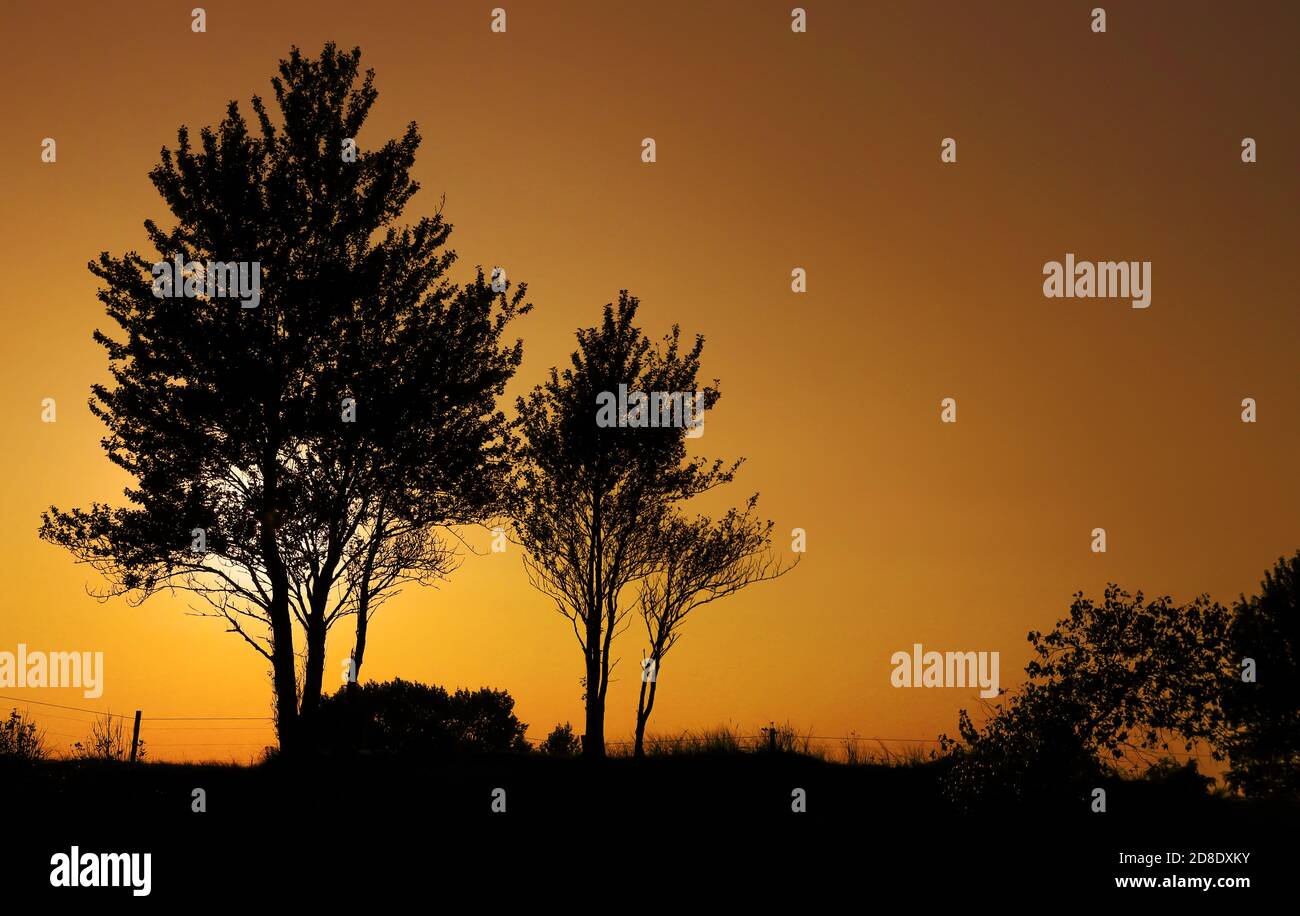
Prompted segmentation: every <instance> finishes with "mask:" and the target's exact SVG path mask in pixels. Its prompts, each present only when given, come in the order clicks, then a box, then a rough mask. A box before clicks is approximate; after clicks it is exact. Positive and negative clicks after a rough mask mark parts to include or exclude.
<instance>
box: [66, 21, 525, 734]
mask: <svg viewBox="0 0 1300 916" xmlns="http://www.w3.org/2000/svg"><path fill="white" fill-rule="evenodd" d="M359 61H360V51H359V50H356V49H354V50H353V51H351V52H350V53H340V52H339V51H338V50H337V49H336V48H335V47H334V46H333V45H332V44H329V45H326V46H325V48H324V50H323V52H322V53H321V55H320V57H319V58H316V59H311V58H305V57H303V56H302V55H301V54H300V53H299V51H298V50H297V49H296V48H295V49H293V51H292V53H291V54H290V56H289V58H288V59H287V60H283V61H281V62H280V68H279V69H280V75H279V77H277V78H275V79H273V80H272V81H271V82H272V86H273V88H274V92H275V106H276V108H277V109H278V114H279V118H278V123H273V122H272V118H271V114H270V113H269V112H268V110H267V107H266V106H265V105H264V104H263V102H262V100H261V99H260V98H257V97H254V98H253V100H252V108H253V111H254V113H255V115H256V122H257V123H256V128H255V130H254V131H252V132H250V130H249V126H248V124H247V123H246V122H245V119H244V117H243V115H242V114H241V113H240V110H239V106H238V104H237V103H235V102H231V103H230V105H229V107H228V109H227V114H226V117H225V119H224V120H223V121H222V122H221V123H220V124H219V125H217V126H216V127H215V128H205V129H203V130H202V131H201V133H200V143H199V147H198V148H194V147H193V146H192V144H191V138H190V133H189V131H188V130H187V129H186V128H184V127H182V128H181V129H180V131H179V134H178V145H177V149H176V150H175V151H172V150H168V149H164V150H163V151H162V160H161V162H160V163H159V164H158V165H157V166H156V167H155V168H154V169H153V171H152V172H151V173H150V178H151V179H152V180H153V183H154V185H155V186H156V187H157V189H158V191H159V193H160V194H161V195H162V197H163V200H164V201H165V203H166V205H167V207H168V208H169V210H170V211H171V214H172V217H173V218H174V221H175V225H174V226H173V227H172V228H170V229H167V230H164V229H162V228H160V227H159V226H158V225H157V224H155V223H154V221H153V220H149V221H147V222H146V223H145V228H146V230H147V231H148V235H149V238H150V241H151V243H152V245H153V247H154V248H155V249H156V250H157V253H158V257H159V260H161V261H171V260H172V259H173V258H174V257H179V258H181V259H182V260H183V261H191V260H194V261H204V260H212V261H220V262H258V263H260V266H261V296H260V303H258V304H257V305H256V307H252V308H245V307H241V303H240V302H239V300H237V299H230V298H222V297H220V296H217V297H212V298H209V297H207V296H204V295H200V296H198V297H196V298H188V299H187V298H157V297H155V295H153V292H152V274H151V266H152V265H151V262H150V260H147V259H146V258H144V257H141V256H140V255H138V254H137V253H135V252H129V253H127V254H126V255H124V256H122V257H111V256H110V255H109V254H108V253H107V252H104V253H103V254H101V255H100V258H99V260H98V262H92V263H91V265H90V269H91V271H92V272H93V273H94V274H95V275H96V276H97V277H99V278H100V280H101V281H102V284H103V285H102V286H101V289H100V293H99V298H100V299H101V301H102V302H103V303H104V305H105V306H106V308H107V311H108V315H109V317H110V318H111V319H113V321H114V322H115V323H116V324H117V325H118V327H119V328H120V333H118V334H116V335H114V334H110V333H105V332H103V331H96V332H95V339H96V340H97V341H98V342H99V343H100V344H101V345H102V346H103V347H104V348H105V350H106V351H107V353H108V358H109V367H110V371H111V373H112V377H113V383H112V384H111V385H97V386H95V388H94V390H93V397H92V399H91V410H92V411H93V412H94V413H95V414H96V415H97V416H98V417H99V418H100V419H101V420H102V421H103V422H104V424H105V425H106V426H107V428H108V432H107V434H106V436H105V437H104V439H103V446H104V449H105V451H106V452H107V453H108V456H109V458H110V460H112V461H113V462H114V463H115V464H117V465H119V466H120V467H122V468H123V469H124V470H126V471H127V472H128V474H130V475H131V477H132V479H133V483H132V484H131V486H130V487H129V488H128V489H127V490H126V497H127V499H128V502H129V505H128V506H126V507H113V506H109V505H103V504H98V503H97V504H94V505H92V506H91V507H90V508H89V509H73V510H71V511H61V510H59V509H57V508H52V509H51V510H50V512H48V513H46V515H45V516H44V521H43V525H42V528H41V536H42V537H44V538H45V539H46V540H48V541H51V542H53V543H56V544H60V545H62V546H64V547H66V548H68V549H69V550H71V551H72V552H73V553H74V554H75V555H76V556H77V557H78V558H79V559H80V560H82V561H84V562H88V563H90V564H92V565H93V566H94V567H95V568H96V569H98V570H99V571H100V572H101V573H103V574H104V576H105V577H106V578H107V579H108V580H109V582H110V591H109V594H126V595H128V597H130V598H131V599H132V600H138V601H142V600H144V599H145V598H147V597H149V596H150V595H152V594H153V593H155V592H157V591H159V590H160V589H173V588H178V589H185V590H188V591H190V592H192V593H193V594H195V595H197V596H199V598H200V599H202V601H203V602H205V605H201V607H202V606H205V607H206V612H207V613H211V614H214V615H218V616H220V617H221V618H222V619H224V620H225V621H226V622H227V624H228V625H229V629H230V631H232V632H235V633H238V634H239V635H241V636H242V637H243V638H244V639H245V640H246V641H247V642H248V643H249V644H250V645H251V646H253V647H254V648H255V649H256V650H257V651H258V652H259V653H261V654H262V655H263V656H264V657H265V658H266V659H267V660H268V662H269V663H270V665H271V670H272V676H273V681H274V688H275V710H276V721H277V727H278V729H279V734H280V740H281V746H282V748H284V749H285V750H286V751H292V750H296V749H297V748H299V747H300V746H301V745H302V743H303V740H304V731H305V730H306V729H305V727H304V723H308V724H309V723H310V719H311V717H312V714H313V712H314V710H315V709H316V708H317V706H318V704H319V700H320V692H321V683H322V679H323V671H324V663H325V644H326V635H327V632H328V630H329V628H330V626H331V625H332V624H333V623H334V622H336V621H337V620H339V619H340V618H342V617H345V616H347V615H348V614H359V616H358V621H359V622H361V623H362V624H364V621H365V620H366V619H367V618H368V616H369V614H370V613H371V612H373V609H374V607H375V606H376V604H377V603H378V601H379V600H381V599H382V595H383V594H384V593H386V592H387V591H389V590H391V589H392V588H395V587H397V586H399V585H400V584H401V583H402V582H403V581H407V580H409V579H422V578H428V577H436V576H439V575H443V574H445V573H446V571H447V570H448V569H449V564H450V560H449V557H450V551H449V550H448V549H447V548H446V547H445V546H444V545H443V544H442V543H441V541H440V540H439V538H438V534H437V530H438V529H437V526H438V525H441V524H444V523H450V522H461V521H472V520H475V519H477V518H479V517H481V516H482V515H483V514H484V513H486V512H488V511H490V510H491V509H492V507H493V506H494V505H495V502H496V500H497V498H498V496H499V493H500V485H501V483H502V480H503V474H504V469H505V464H504V460H503V459H504V458H505V457H506V456H505V437H504V432H505V428H506V426H505V418H504V416H503V415H502V414H501V413H500V412H499V411H497V410H496V398H497V396H499V395H500V394H501V392H502V391H503V389H504V386H505V383H506V381H507V379H509V378H510V376H511V375H512V374H513V372H514V371H515V369H516V367H517V366H518V363H519V359H520V354H521V345H520V344H519V342H518V341H516V342H514V343H513V344H503V343H502V335H503V331H504V329H505V326H506V324H507V323H508V322H509V321H510V320H511V319H512V318H513V317H514V316H515V315H517V314H520V313H522V312H524V311H527V308H528V306H527V305H524V304H523V303H522V296H523V292H524V291H523V288H522V287H521V288H520V289H519V290H518V291H516V292H514V293H513V294H509V293H508V292H506V291H496V290H493V289H492V288H491V287H490V286H489V285H488V284H487V283H486V282H485V281H484V279H483V276H482V272H481V271H480V272H479V274H478V276H477V278H476V279H475V280H474V281H473V282H471V283H470V284H468V285H467V286H465V287H463V288H458V287H455V286H453V285H452V284H451V283H450V282H449V281H448V280H447V279H446V278H445V274H446V271H447V270H448V268H449V267H450V265H451V264H452V262H453V261H454V258H455V255H454V253H453V252H451V251H449V250H447V249H445V248H444V244H445V242H446V240H447V238H448V234H449V233H450V231H451V227H450V226H449V225H448V224H447V223H446V222H445V221H444V220H443V218H442V215H441V211H439V212H438V213H436V214H435V215H434V216H432V217H424V218H422V219H420V220H419V221H418V222H417V223H416V224H415V225H413V226H406V227H400V228H399V227H398V226H397V225H396V220H397V219H398V217H399V216H400V215H401V213H402V211H403V209H404V208H405V206H406V204H407V203H408V201H409V200H410V199H411V197H412V195H414V194H415V193H416V191H417V190H418V189H419V185H418V184H416V183H415V182H414V181H413V180H412V179H411V177H410V168H411V166H412V163H413V161H414V155H415V151H416V148H417V147H418V145H419V142H420V137H419V133H418V132H417V129H416V126H415V124H414V123H412V124H411V125H409V126H408V127H407V129H406V132H405V133H404V134H403V135H402V136H401V137H400V138H397V139H392V140H388V141H387V142H385V143H383V145H381V146H379V147H378V148H374V149H368V150H366V149H360V148H356V150H355V155H353V156H349V155H348V152H349V146H350V145H351V143H352V141H354V140H355V138H356V137H357V135H358V134H359V133H360V131H361V128H362V126H363V124H364V123H365V120H366V117H367V115H368V113H369V111H370V108H371V106H372V104H373V103H374V101H375V98H376V91H375V89H374V87H373V77H374V74H373V71H367V72H366V73H365V74H364V77H361V76H360V75H359V72H358V66H359ZM345 399H351V400H350V402H346V403H345ZM200 537H201V538H202V540H203V541H204V542H205V543H201V544H200V543H198V539H199V538H200ZM196 547H198V548H201V550H196ZM295 625H297V626H299V627H301V629H302V630H303V633H304V652H303V653H302V657H303V663H302V670H301V671H299V670H298V669H297V667H296V657H297V656H296V653H295V649H294V627H295ZM359 635H360V636H361V638H362V644H361V645H360V646H358V650H357V652H356V654H357V656H358V658H357V661H360V654H361V651H362V650H363V649H364V625H363V626H362V632H361V633H360V634H359ZM299 676H300V677H301V691H300V690H299V687H298V684H297V681H298V679H299Z"/></svg>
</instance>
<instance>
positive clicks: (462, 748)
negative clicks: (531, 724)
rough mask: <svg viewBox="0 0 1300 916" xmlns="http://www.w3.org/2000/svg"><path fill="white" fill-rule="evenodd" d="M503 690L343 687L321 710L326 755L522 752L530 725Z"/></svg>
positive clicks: (401, 684) (397, 684) (404, 684)
mask: <svg viewBox="0 0 1300 916" xmlns="http://www.w3.org/2000/svg"><path fill="white" fill-rule="evenodd" d="M514 706H515V701H514V699H513V698H512V697H511V696H510V694H508V693H507V692H506V691H504V690H491V689H488V688H483V689H480V690H474V691H469V690H464V689H458V690H457V691H456V692H455V693H448V692H447V691H446V690H445V689H443V688H442V687H439V686H437V685H433V684H420V683H416V682H414V681H404V680H401V679H400V678H398V679H396V680H392V681H386V682H384V683H375V682H373V681H371V682H369V683H366V684H363V685H351V686H350V687H345V688H344V689H342V690H340V691H339V692H338V693H335V694H334V695H332V696H328V697H325V698H324V699H322V701H321V707H320V730H319V742H320V744H321V745H322V746H323V747H324V748H325V749H327V750H331V751H347V750H365V751H382V752H390V753H395V754H421V755H450V754H465V753H471V754H487V753H506V752H513V753H523V752H526V751H527V750H528V742H527V741H525V740H524V732H525V731H526V730H527V728H528V726H527V725H525V724H524V723H523V722H520V721H519V720H518V719H517V718H515V714H514Z"/></svg>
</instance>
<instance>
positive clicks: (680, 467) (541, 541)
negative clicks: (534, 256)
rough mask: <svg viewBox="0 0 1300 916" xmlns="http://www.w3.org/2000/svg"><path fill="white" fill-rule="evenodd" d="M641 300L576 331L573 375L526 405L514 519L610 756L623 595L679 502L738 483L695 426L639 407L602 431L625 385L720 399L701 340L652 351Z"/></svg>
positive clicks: (558, 378)
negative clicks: (691, 448)
mask: <svg viewBox="0 0 1300 916" xmlns="http://www.w3.org/2000/svg"><path fill="white" fill-rule="evenodd" d="M637 306H638V300H637V299H636V298H635V297H632V296H629V295H628V294H627V292H626V291H623V292H621V293H620V294H619V299H618V303H617V305H616V306H615V305H613V304H610V305H606V306H605V312H604V320H603V321H602V322H601V324H600V325H599V326H597V327H593V328H584V329H580V330H579V331H578V332H577V337H578V349H577V350H576V351H575V352H574V353H573V355H572V357H571V361H572V365H571V367H569V368H566V369H565V370H564V371H563V372H559V371H558V370H556V369H552V370H551V376H550V379H549V380H548V381H547V382H546V383H545V384H542V385H539V386H537V388H535V389H534V390H533V391H532V393H531V394H529V395H528V396H527V397H524V398H520V399H519V403H518V411H519V420H518V426H519V430H520V432H521V437H520V443H519V448H518V453H517V455H516V456H515V457H516V463H515V479H514V487H513V490H512V497H511V498H512V508H511V514H512V517H513V520H514V527H515V534H516V537H517V538H518V540H519V542H520V543H521V545H522V546H523V548H524V551H525V560H524V565H525V569H526V570H527V572H528V577H529V581H530V582H531V583H532V585H533V586H534V587H535V588H537V589H539V590H540V591H542V592H543V593H545V594H547V595H549V596H550V597H551V599H552V600H554V602H555V605H556V607H557V609H558V610H559V611H560V613H561V614H563V615H564V616H565V617H566V618H568V619H569V621H570V622H571V623H572V625H573V629H574V634H575V635H576V636H577V639H578V644H579V645H580V646H581V648H582V653H583V672H584V674H583V683H584V688H585V693H584V703H585V706H586V741H585V745H584V754H586V755H588V756H593V757H599V756H603V755H604V752H605V696H606V692H607V690H608V687H609V679H610V672H611V670H612V669H613V667H614V664H615V662H614V660H613V659H612V658H611V652H610V648H611V645H612V642H613V639H614V636H615V635H616V633H617V632H619V628H620V624H621V623H622V622H623V620H624V618H625V616H626V614H627V612H628V611H629V610H630V607H629V606H628V605H627V604H625V603H624V601H623V598H622V594H623V590H624V589H625V588H626V587H627V586H628V585H629V584H631V583H633V582H635V581H636V580H638V579H640V578H641V577H643V576H645V575H646V574H647V573H649V572H650V570H651V569H652V568H653V567H654V564H655V563H656V561H657V554H656V552H655V538H656V532H657V531H658V528H659V524H660V522H661V520H662V519H663V518H664V517H665V515H666V513H667V511H668V509H669V508H670V507H671V506H672V505H673V504H674V503H676V502H679V501H681V500H684V499H689V498H690V497H692V496H694V495H696V494H698V493H701V492H703V491H705V490H708V489H710V488H711V487H713V486H716V485H718V484H720V483H725V482H727V481H730V480H731V479H732V476H733V474H734V473H735V470H736V468H737V467H739V465H740V462H736V463H735V464H733V465H731V466H730V467H724V466H723V464H722V462H720V461H715V462H712V463H709V462H706V461H704V460H703V459H700V458H688V457H687V455H686V434H687V432H688V428H687V427H686V426H682V425H678V426H672V425H667V426H665V425H659V426H650V425H639V424H640V423H641V422H642V421H644V420H645V419H646V416H647V415H646V413H645V412H644V411H645V410H649V409H650V407H649V405H641V404H639V405H638V406H629V407H628V408H627V409H626V410H622V411H620V417H619V419H620V420H621V421H627V425H623V426H619V425H611V426H605V425H601V424H598V423H597V414H598V408H599V407H600V405H602V403H607V400H606V399H607V398H608V397H609V396H611V395H615V394H616V393H617V392H618V391H619V386H620V385H625V386H626V390H627V392H628V401H629V404H631V403H632V402H634V401H638V399H637V398H636V397H635V393H636V392H642V393H644V394H646V395H647V396H648V395H649V394H650V393H652V392H659V393H665V394H668V393H673V392H676V393H679V394H687V395H689V394H691V393H695V392H697V390H698V392H699V397H700V406H701V408H702V409H704V410H707V409H711V408H712V407H713V405H714V404H715V403H716V402H717V399H718V397H719V392H718V388H717V382H716V380H715V382H714V384H713V385H711V386H706V387H704V388H699V387H698V383H697V376H698V374H699V361H700V353H701V351H702V350H703V347H704V340H703V338H702V337H697V338H696V340H695V344H694V346H693V347H691V348H690V349H689V350H687V351H685V352H683V351H682V350H681V346H680V329H679V328H678V327H676V326H674V327H673V329H672V332H671V333H670V334H669V335H667V336H666V337H665V338H664V339H663V341H662V344H661V345H660V346H657V347H656V346H654V345H653V344H652V343H651V341H650V340H649V338H647V337H646V335H645V334H644V333H643V332H642V331H641V329H640V328H639V327H637V326H636V324H635V319H636V312H637Z"/></svg>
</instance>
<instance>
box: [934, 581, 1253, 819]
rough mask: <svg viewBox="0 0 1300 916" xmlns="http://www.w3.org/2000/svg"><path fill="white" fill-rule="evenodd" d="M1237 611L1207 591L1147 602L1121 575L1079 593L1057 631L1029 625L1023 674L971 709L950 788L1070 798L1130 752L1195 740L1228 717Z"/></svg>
mask: <svg viewBox="0 0 1300 916" xmlns="http://www.w3.org/2000/svg"><path fill="white" fill-rule="evenodd" d="M1230 618H1231V615H1230V612H1229V611H1228V610H1227V609H1226V608H1224V607H1223V606H1222V605H1220V604H1218V603H1217V602H1213V601H1210V599H1209V598H1208V597H1207V596H1204V595H1202V596H1200V597H1198V598H1195V599H1194V600H1192V601H1191V602H1189V603H1187V604H1183V605H1178V604H1175V603H1174V602H1173V601H1172V600H1171V599H1170V598H1167V597H1163V598H1156V599H1153V600H1151V601H1147V600H1146V599H1145V598H1144V597H1143V595H1142V593H1141V592H1138V593H1137V594H1136V595H1130V594H1129V593H1128V592H1125V591H1124V590H1122V589H1120V588H1119V587H1118V586H1116V585H1109V586H1107V588H1106V592H1105V596H1104V598H1103V600H1102V601H1101V602H1094V601H1093V600H1092V599H1090V598H1086V597H1084V596H1083V594H1082V593H1078V594H1076V595H1075V596H1074V601H1073V603H1072V604H1071V606H1070V615H1069V616H1068V617H1066V618H1065V619H1063V620H1059V621H1057V624H1056V626H1055V627H1054V628H1053V629H1052V631H1051V632H1049V633H1046V634H1043V633H1038V632H1031V633H1030V634H1029V642H1030V644H1031V645H1032V646H1033V649H1034V654H1035V657H1034V659H1033V660H1032V661H1030V662H1029V664H1028V665H1026V666H1025V674H1026V676H1027V680H1026V681H1025V683H1024V685H1023V686H1022V687H1021V688H1020V690H1019V691H1018V692H1017V693H1016V694H1015V695H1013V696H1010V697H1009V698H1008V699H1007V700H1006V701H1005V702H999V703H997V704H996V705H994V706H992V707H991V710H990V711H991V713H992V715H991V716H990V718H989V719H988V720H987V721H986V722H985V724H984V726H983V727H982V728H976V727H975V725H974V724H973V723H972V722H971V719H970V717H969V716H968V715H967V713H966V711H965V710H962V711H961V714H960V717H959V720H958V730H959V732H960V734H961V741H960V742H958V741H955V740H953V739H950V738H948V737H947V736H943V737H942V739H941V740H942V742H943V744H942V746H943V748H944V750H945V751H948V752H952V753H953V759H952V766H951V768H950V769H949V771H948V773H947V774H946V776H945V778H944V792H945V795H947V796H948V798H949V799H950V800H951V801H954V802H956V803H957V804H958V805H960V806H961V807H964V808H974V807H980V806H982V805H984V804H986V803H993V804H999V805H1002V804H1005V803H1008V802H1011V803H1029V802H1032V803H1033V804H1035V805H1040V806H1041V805H1051V804H1062V805H1069V804H1072V803H1073V801H1074V799H1075V798H1076V796H1077V791H1078V789H1080V788H1086V786H1087V785H1089V784H1092V785H1095V780H1097V779H1098V778H1100V777H1101V776H1102V775H1103V774H1105V773H1106V772H1107V771H1110V770H1113V769H1114V767H1115V764H1116V763H1117V762H1118V761H1120V760H1122V759H1125V758H1126V755H1128V754H1130V753H1131V752H1140V753H1139V754H1138V757H1139V758H1140V757H1141V756H1142V755H1143V754H1145V753H1146V752H1152V751H1154V752H1157V753H1158V752H1163V751H1168V750H1169V747H1170V743H1171V742H1172V743H1176V744H1181V745H1183V748H1184V749H1185V750H1191V749H1192V747H1193V745H1194V743H1195V742H1196V741H1198V740H1212V739H1213V738H1214V737H1215V736H1216V735H1217V734H1218V733H1219V730H1220V724H1221V721H1222V716H1221V709H1220V698H1221V696H1222V693H1223V689H1224V683H1225V675H1226V674H1227V672H1228V671H1229V670H1230V666H1229V664H1228V662H1227V659H1226V655H1227V632H1228V624H1229V621H1230Z"/></svg>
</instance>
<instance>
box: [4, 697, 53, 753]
mask: <svg viewBox="0 0 1300 916" xmlns="http://www.w3.org/2000/svg"><path fill="white" fill-rule="evenodd" d="M46 756H47V753H46V748H45V735H44V733H42V732H41V731H39V730H38V729H37V728H36V723H35V722H33V721H32V720H31V719H30V718H24V717H23V714H22V713H20V712H19V711H18V710H16V709H13V710H10V712H9V718H8V719H5V720H3V721H0V757H4V758H8V759H11V760H44V759H45V757H46Z"/></svg>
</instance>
